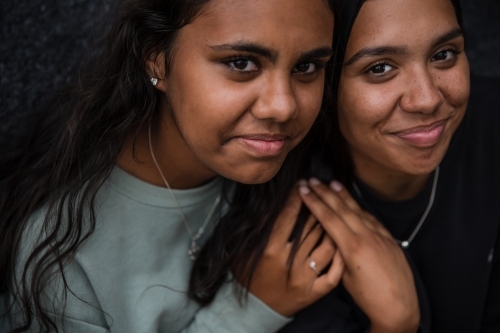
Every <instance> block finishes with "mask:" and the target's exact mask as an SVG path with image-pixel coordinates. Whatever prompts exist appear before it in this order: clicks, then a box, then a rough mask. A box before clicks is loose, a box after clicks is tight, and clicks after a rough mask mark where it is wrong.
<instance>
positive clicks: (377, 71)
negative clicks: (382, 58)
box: [372, 64, 387, 74]
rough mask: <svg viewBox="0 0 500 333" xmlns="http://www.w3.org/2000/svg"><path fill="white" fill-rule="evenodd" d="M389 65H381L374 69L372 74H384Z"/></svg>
mask: <svg viewBox="0 0 500 333" xmlns="http://www.w3.org/2000/svg"><path fill="white" fill-rule="evenodd" d="M386 67H387V65H385V64H380V65H376V66H373V67H372V72H373V73H374V74H383V73H384V72H385V70H386Z"/></svg>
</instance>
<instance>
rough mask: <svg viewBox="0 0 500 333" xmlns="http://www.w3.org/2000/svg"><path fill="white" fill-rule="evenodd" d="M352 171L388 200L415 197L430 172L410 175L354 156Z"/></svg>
mask: <svg viewBox="0 0 500 333" xmlns="http://www.w3.org/2000/svg"><path fill="white" fill-rule="evenodd" d="M353 162H354V172H355V175H356V177H357V178H359V179H360V180H361V181H362V182H363V183H364V184H365V185H367V186H368V187H369V188H370V189H371V190H372V191H373V192H374V193H375V194H376V195H377V196H379V197H380V198H382V199H385V200H390V201H401V200H408V199H411V198H413V197H415V196H416V195H417V194H418V193H419V192H420V191H421V190H422V189H423V188H424V187H425V185H426V184H427V181H428V180H429V177H430V176H431V173H428V174H423V175H412V174H407V173H404V172H401V171H397V170H393V169H389V168H386V167H384V166H382V165H380V164H377V163H373V162H372V161H367V160H361V159H359V158H355V156H354V154H353Z"/></svg>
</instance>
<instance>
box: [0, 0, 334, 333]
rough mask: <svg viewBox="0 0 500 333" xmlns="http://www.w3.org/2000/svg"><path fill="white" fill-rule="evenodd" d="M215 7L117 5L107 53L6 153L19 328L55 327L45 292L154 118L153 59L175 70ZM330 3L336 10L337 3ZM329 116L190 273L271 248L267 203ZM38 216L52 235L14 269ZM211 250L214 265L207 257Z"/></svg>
mask: <svg viewBox="0 0 500 333" xmlns="http://www.w3.org/2000/svg"><path fill="white" fill-rule="evenodd" d="M325 1H326V0H325ZM208 2H209V0H122V1H120V2H119V3H118V5H117V10H118V13H119V14H118V16H115V17H114V18H113V24H112V27H111V28H110V30H109V32H108V33H107V37H106V38H105V39H104V43H105V45H106V46H105V48H104V51H103V53H102V55H100V56H99V57H98V58H97V59H96V60H95V61H93V62H92V63H91V64H89V65H88V66H87V68H86V69H85V70H84V71H82V74H81V75H80V77H79V79H78V80H77V81H78V82H77V83H76V84H75V85H74V86H73V87H71V88H70V89H68V91H67V92H65V93H63V94H61V95H59V98H57V99H56V101H55V102H54V103H53V104H52V105H51V106H50V107H48V108H44V109H43V110H42V111H41V112H39V114H38V116H37V117H36V119H37V120H36V121H35V123H36V126H35V127H34V128H33V130H32V131H30V135H29V137H28V138H26V140H25V143H24V144H23V146H22V147H21V148H20V149H19V150H18V151H16V152H15V153H14V154H11V155H9V156H3V157H1V160H0V182H1V183H3V184H4V185H3V186H4V189H3V194H2V199H1V203H0V292H1V293H2V294H10V295H11V296H12V297H10V298H9V297H5V299H6V300H7V299H14V300H15V302H16V304H17V306H18V307H19V310H20V312H21V321H22V323H21V326H20V327H17V328H15V329H14V330H13V332H24V331H26V330H28V329H29V328H30V327H31V326H32V325H33V324H34V323H37V325H39V326H40V331H42V332H49V331H54V330H55V331H57V327H56V324H55V323H54V321H53V320H52V319H51V318H50V317H49V316H48V314H47V313H46V312H45V310H44V307H43V301H44V300H43V291H44V288H45V287H46V285H47V283H48V280H49V279H50V277H51V276H52V274H55V273H57V274H63V270H62V268H63V266H64V265H65V263H66V262H67V261H68V260H71V258H72V256H73V255H74V254H75V252H76V251H77V249H78V248H79V246H80V245H81V244H82V243H83V242H84V241H85V240H86V239H87V238H88V237H90V236H91V235H92V233H93V232H94V228H95V222H96V221H95V220H96V218H95V211H94V207H95V204H96V195H97V192H98V191H99V189H100V187H101V186H102V185H103V183H104V182H105V181H106V179H107V178H108V177H109V175H110V173H111V171H112V169H113V168H114V166H115V163H116V161H117V158H118V156H119V154H120V152H121V151H122V149H123V145H124V142H125V140H126V138H127V137H129V136H130V135H134V134H135V136H136V137H137V135H138V133H139V132H141V131H142V130H144V129H145V128H147V126H148V124H150V123H151V122H152V121H154V120H155V117H157V113H158V110H159V103H160V92H158V91H157V90H156V89H155V88H154V87H153V86H152V85H151V83H150V81H149V77H148V75H147V73H146V70H145V64H146V61H147V60H148V59H150V58H151V56H154V55H158V54H160V53H164V54H165V55H166V57H165V58H166V65H167V71H168V65H169V64H170V63H171V62H170V61H169V60H170V56H171V54H172V49H173V46H174V44H175V40H176V36H177V34H178V32H179V29H181V28H182V27H183V26H185V25H186V24H189V23H190V22H191V21H192V20H193V19H194V18H195V17H196V15H197V14H198V13H199V12H200V10H201V9H202V8H203V6H205V5H206V4H207V3H208ZM328 3H329V4H330V7H331V9H332V11H333V12H334V13H336V11H335V9H334V6H335V5H334V0H329V1H328ZM336 22H337V20H336ZM330 70H331V68H329V69H328V71H330ZM328 77H330V75H328ZM328 85H329V84H328V82H327V87H326V91H329V86H328ZM329 97H330V96H329V94H325V101H324V105H329V104H330V103H329ZM324 109H326V108H325V107H324V108H323V110H324ZM326 119H327V116H326V115H325V113H324V112H322V113H321V115H320V117H319V118H318V120H317V121H316V123H315V125H313V126H314V129H313V131H312V133H311V134H310V135H309V136H308V137H307V139H306V140H305V142H304V143H302V144H301V145H300V146H299V147H298V148H297V149H295V150H294V151H293V152H292V153H291V155H290V156H289V157H288V158H287V159H286V162H285V164H284V167H283V169H282V170H281V171H280V173H279V174H278V176H276V177H275V179H274V180H273V181H271V182H269V183H266V184H263V185H256V186H245V185H241V186H239V188H238V190H237V192H236V196H235V197H234V199H233V201H232V205H233V208H232V209H231V211H230V212H229V214H228V215H227V216H226V217H225V218H224V221H226V222H227V221H231V222H232V223H231V224H232V225H233V226H234V227H231V228H229V229H227V230H225V229H223V228H222V229H221V228H220V227H218V228H217V230H216V232H220V233H221V234H220V236H218V237H217V238H216V240H217V241H221V243H218V244H217V246H216V247H215V248H213V247H212V248H213V250H214V251H216V252H217V253H216V254H214V253H213V252H211V251H209V252H204V256H202V257H201V258H200V259H199V260H198V261H197V263H196V265H197V268H196V269H195V270H194V272H195V273H194V275H193V276H195V277H196V276H198V275H197V274H196V272H199V271H200V270H198V268H200V267H201V272H206V271H207V269H208V270H212V268H213V267H216V268H217V269H216V271H217V272H216V273H215V275H216V276H222V275H221V274H220V272H222V270H223V271H224V273H225V272H227V267H229V261H228V260H226V257H227V258H231V259H237V258H241V259H242V262H245V261H246V260H248V259H249V258H252V256H253V255H252V253H253V250H254V249H257V252H259V251H260V249H261V248H263V246H265V244H266V242H267V239H266V238H265V237H258V236H259V235H258V233H259V230H263V231H264V232H265V233H268V230H269V228H270V225H271V223H269V222H270V221H273V220H274V217H275V216H276V215H277V214H278V212H279V209H274V210H272V209H271V210H270V209H269V208H270V205H269V203H270V202H273V201H274V200H275V199H276V200H278V201H277V202H282V201H283V200H284V199H286V196H287V193H288V191H289V189H290V187H291V186H292V185H293V182H294V180H295V179H296V177H297V166H298V164H297V163H298V161H299V157H300V156H301V154H302V152H303V151H305V150H306V147H307V144H308V143H310V142H326V140H325V137H324V136H323V133H326V130H327V129H326V127H327V126H329V124H330V123H331V121H330V120H326ZM322 136H323V137H322ZM278 206H280V205H278ZM278 206H277V207H278ZM40 211H42V212H43V213H44V214H45V219H44V224H43V230H44V232H45V235H46V237H45V238H44V239H43V241H42V242H40V244H38V245H37V246H36V247H35V248H34V249H33V251H32V252H31V253H30V254H29V256H28V257H27V259H26V262H25V263H24V262H23V263H24V265H23V266H22V267H16V261H17V259H18V258H19V253H20V244H21V240H22V234H23V232H24V231H25V230H27V228H28V225H29V224H28V223H29V219H30V217H32V216H33V214H36V213H38V212H40ZM224 225H228V224H227V223H224ZM235 240H244V242H243V246H235V244H234V242H235ZM211 244H212V245H213V242H212V243H211ZM208 248H211V247H210V246H209V247H208ZM226 250H228V251H230V253H229V254H227V253H226ZM207 253H209V255H210V260H208V259H207V260H206V261H205V259H206V258H207V256H206V254H207ZM205 263H206V264H205ZM14 276H16V279H14ZM212 276H213V274H212ZM216 280H217V281H219V280H220V279H216ZM63 281H64V274H63ZM192 281H198V280H197V279H193V280H192ZM217 283H218V282H217ZM64 284H65V287H66V288H65V290H66V292H68V288H67V285H66V282H65V281H64ZM218 285H220V284H218ZM192 286H193V288H192V290H196V291H194V292H191V293H190V294H191V295H193V298H194V299H196V300H198V301H199V302H200V303H201V304H208V303H209V302H210V299H209V298H206V297H201V298H200V297H199V296H200V295H202V294H203V292H202V293H200V292H198V290H199V289H198V288H196V286H197V284H196V283H195V282H193V283H192ZM69 292H70V291H69ZM10 306H12V304H7V307H10ZM1 315H2V314H0V316H1Z"/></svg>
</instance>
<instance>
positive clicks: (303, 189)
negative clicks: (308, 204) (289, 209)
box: [299, 185, 311, 194]
mask: <svg viewBox="0 0 500 333" xmlns="http://www.w3.org/2000/svg"><path fill="white" fill-rule="evenodd" d="M299 192H300V193H301V194H309V193H310V192H311V190H310V189H309V187H307V186H304V185H300V186H299Z"/></svg>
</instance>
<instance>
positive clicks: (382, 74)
mask: <svg viewBox="0 0 500 333" xmlns="http://www.w3.org/2000/svg"><path fill="white" fill-rule="evenodd" d="M443 52H451V53H452V55H453V58H454V57H456V55H458V54H459V53H460V51H459V50H457V49H455V48H452V47H450V48H447V49H443V50H440V51H438V52H436V53H435V54H434V55H433V56H432V58H431V59H433V58H435V57H436V56H437V55H438V54H440V53H443ZM453 58H452V59H445V60H436V61H441V62H449V61H452V60H453ZM381 65H385V66H391V67H393V68H395V66H394V65H392V64H391V63H390V62H389V61H386V60H381V61H379V62H376V63H374V64H373V65H371V66H370V67H369V68H368V70H366V72H365V73H366V74H371V75H374V76H375V77H377V78H382V77H384V76H386V75H388V72H386V73H373V72H372V71H373V69H374V68H375V67H377V66H381Z"/></svg>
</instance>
